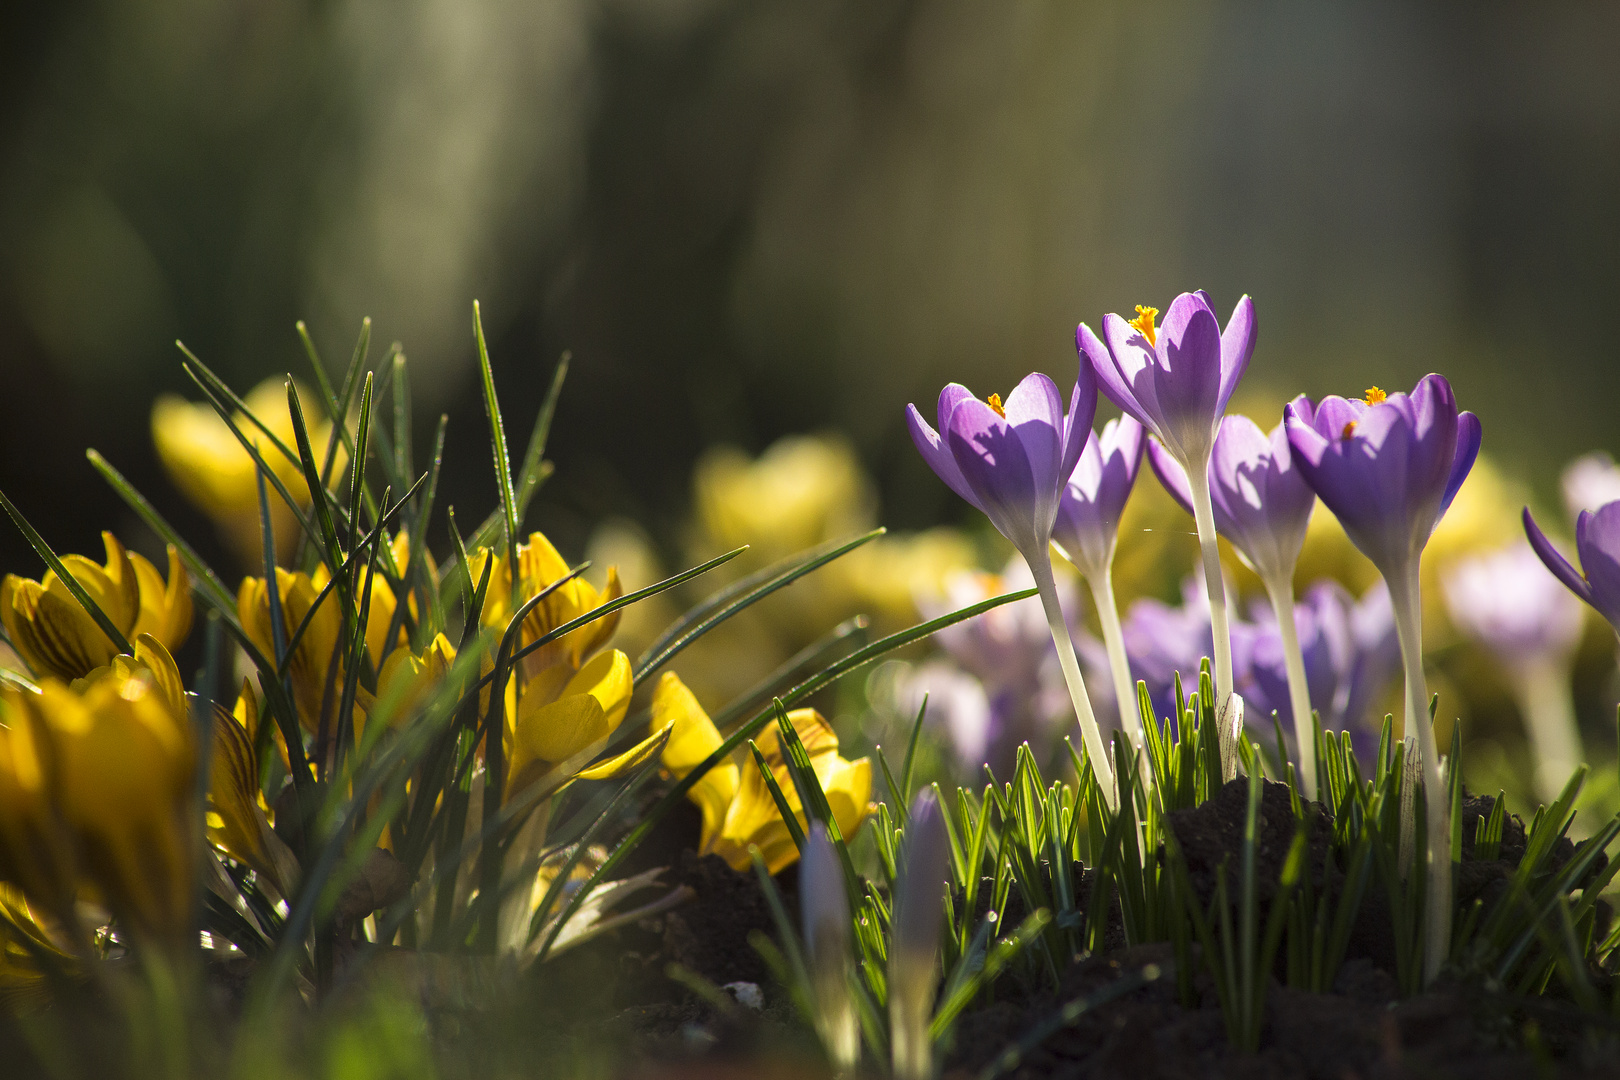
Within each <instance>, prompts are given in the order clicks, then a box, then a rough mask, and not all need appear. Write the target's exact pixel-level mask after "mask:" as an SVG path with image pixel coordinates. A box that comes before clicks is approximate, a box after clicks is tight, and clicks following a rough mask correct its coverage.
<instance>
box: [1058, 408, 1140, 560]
mask: <svg viewBox="0 0 1620 1080" xmlns="http://www.w3.org/2000/svg"><path fill="white" fill-rule="evenodd" d="M1145 435H1146V433H1145V432H1144V431H1143V429H1142V425H1141V424H1140V423H1138V422H1137V421H1136V420H1135V419H1134V418H1133V417H1130V416H1122V417H1120V418H1118V419H1117V420H1110V421H1108V423H1107V424H1106V425H1104V426H1103V429H1102V434H1100V435H1093V436H1092V437H1091V438H1089V439H1087V440H1086V445H1085V449H1083V450H1081V452H1080V463H1079V464H1078V465H1076V466H1075V469H1074V473H1073V475H1071V476H1070V477H1069V482H1068V483H1067V484H1066V485H1064V488H1063V494H1062V496H1061V497H1060V498H1059V500H1058V515H1057V524H1056V527H1055V528H1054V529H1053V530H1052V537H1053V539H1054V540H1056V541H1057V542H1058V545H1059V546H1060V547H1062V548H1063V550H1064V552H1065V553H1066V554H1067V555H1068V557H1069V561H1070V562H1072V563H1074V564H1075V566H1077V567H1079V568H1080V572H1081V573H1083V574H1085V575H1086V576H1087V577H1092V578H1100V577H1101V576H1102V574H1103V573H1104V572H1105V571H1106V570H1107V569H1108V566H1109V565H1110V564H1111V563H1112V562H1113V561H1114V544H1115V542H1116V541H1117V540H1118V539H1119V519H1120V515H1121V514H1123V513H1124V512H1125V502H1126V500H1127V499H1129V498H1130V495H1131V488H1132V487H1133V486H1134V485H1135V483H1136V473H1137V470H1138V469H1140V468H1141V465H1142V447H1143V445H1144V443H1145V442H1146V438H1145Z"/></svg>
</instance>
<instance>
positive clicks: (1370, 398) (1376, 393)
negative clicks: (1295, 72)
mask: <svg viewBox="0 0 1620 1080" xmlns="http://www.w3.org/2000/svg"><path fill="white" fill-rule="evenodd" d="M1388 396H1389V395H1387V394H1385V393H1384V392H1383V391H1382V390H1380V389H1378V387H1376V386H1369V387H1367V398H1366V401H1367V404H1369V405H1377V404H1378V403H1379V402H1381V401H1383V400H1384V398H1386V397H1388Z"/></svg>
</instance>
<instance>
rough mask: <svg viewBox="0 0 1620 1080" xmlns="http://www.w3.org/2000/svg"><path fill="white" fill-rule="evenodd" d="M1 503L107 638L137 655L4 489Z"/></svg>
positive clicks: (117, 646) (124, 650)
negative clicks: (7, 496)
mask: <svg viewBox="0 0 1620 1080" xmlns="http://www.w3.org/2000/svg"><path fill="white" fill-rule="evenodd" d="M0 506H3V507H4V508H5V511H6V513H7V514H9V515H10V516H11V520H12V521H13V522H15V523H16V525H17V528H18V529H19V530H20V531H21V532H22V534H23V536H24V538H26V539H27V541H28V544H29V546H30V547H32V548H33V549H34V551H35V552H37V553H38V554H39V557H40V558H41V559H44V560H45V565H46V566H48V567H50V568H51V572H52V573H54V574H55V575H56V576H57V578H58V579H59V580H60V581H61V582H62V584H63V585H65V586H67V590H68V592H70V593H72V594H73V599H75V600H77V601H78V602H79V606H80V607H82V608H84V610H85V613H86V614H88V615H89V616H90V617H91V618H92V619H94V620H95V621H96V625H97V626H99V627H100V628H101V632H102V633H103V634H106V635H107V640H108V641H110V642H112V643H113V647H114V648H116V649H117V650H118V651H119V652H121V653H128V654H130V655H133V654H134V652H135V650H134V648H132V647H131V646H130V643H129V639H128V638H126V637H125V636H124V633H123V631H122V630H120V629H118V627H117V626H115V625H113V621H112V620H111V619H110V618H108V617H107V613H106V612H105V611H102V610H101V605H100V604H97V603H96V602H95V600H94V599H93V598H91V596H90V594H89V593H88V592H86V591H85V588H84V586H83V585H80V584H79V579H78V578H76V577H74V576H73V575H72V574H70V573H68V568H67V567H66V566H65V565H63V563H62V560H61V559H59V558H57V557H56V552H54V551H52V550H51V545H50V544H47V543H46V542H45V538H44V537H43V536H41V535H40V534H39V531H38V530H37V529H35V528H34V527H33V526H32V525H30V524H29V523H28V519H27V518H25V517H23V514H22V511H21V510H18V509H17V507H16V506H15V505H14V504H13V503H12V501H11V500H10V499H8V498H6V494H5V492H3V491H0Z"/></svg>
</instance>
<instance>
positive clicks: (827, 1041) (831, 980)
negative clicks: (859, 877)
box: [799, 821, 861, 1072]
mask: <svg viewBox="0 0 1620 1080" xmlns="http://www.w3.org/2000/svg"><path fill="white" fill-rule="evenodd" d="M799 902H800V904H801V905H802V908H803V915H804V946H805V951H806V952H807V953H808V954H809V962H810V982H811V989H812V991H813V992H814V995H815V1006H816V1031H817V1032H818V1033H819V1034H820V1036H821V1041H822V1045H823V1046H824V1047H826V1050H827V1057H828V1058H829V1059H830V1060H831V1061H832V1063H833V1066H834V1068H835V1069H837V1070H839V1071H840V1072H847V1071H848V1070H850V1069H852V1068H854V1066H855V1063H856V1062H857V1061H858V1060H859V1058H860V1045H861V1044H860V1024H859V1020H858V1018H857V1016H856V1013H855V1005H854V1002H853V1001H851V1000H850V994H849V976H850V967H851V960H850V940H851V938H850V921H849V896H848V894H847V893H846V892H845V890H844V869H843V867H842V866H840V865H839V862H838V853H837V852H836V851H835V850H834V849H833V844H832V840H831V839H830V838H829V837H828V835H827V827H826V826H825V825H823V824H822V823H821V822H819V821H818V822H815V823H814V824H813V825H812V826H811V830H810V836H809V837H808V843H807V844H806V846H805V851H804V859H803V861H802V862H800V864H799Z"/></svg>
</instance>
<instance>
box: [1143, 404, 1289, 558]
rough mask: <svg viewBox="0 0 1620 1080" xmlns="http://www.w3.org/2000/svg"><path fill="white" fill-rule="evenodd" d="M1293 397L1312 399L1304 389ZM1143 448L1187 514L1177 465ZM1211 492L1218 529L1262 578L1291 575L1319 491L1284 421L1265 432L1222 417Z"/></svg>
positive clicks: (1187, 495)
mask: <svg viewBox="0 0 1620 1080" xmlns="http://www.w3.org/2000/svg"><path fill="white" fill-rule="evenodd" d="M1296 401H1297V402H1305V403H1306V404H1309V402H1308V400H1307V399H1306V398H1305V397H1304V396H1303V395H1301V397H1299V398H1298V399H1296ZM1147 453H1148V463H1149V464H1150V465H1152V466H1153V472H1154V474H1155V475H1156V476H1158V478H1159V482H1160V483H1162V484H1163V485H1164V489H1165V490H1166V491H1168V492H1169V493H1170V495H1171V497H1172V498H1174V499H1175V500H1176V502H1178V503H1180V504H1181V507H1182V509H1184V510H1186V511H1187V513H1189V514H1190V513H1192V512H1193V497H1192V489H1191V487H1190V486H1189V485H1188V483H1187V473H1186V470H1184V469H1183V468H1182V467H1181V463H1180V462H1178V461H1177V460H1176V459H1175V458H1174V457H1173V456H1172V455H1171V454H1170V452H1169V451H1168V450H1166V449H1165V448H1164V447H1163V446H1162V445H1158V444H1150V445H1149V446H1148V451H1147ZM1209 498H1210V505H1211V509H1212V510H1214V512H1215V531H1216V532H1218V533H1220V534H1221V535H1222V536H1224V537H1226V538H1227V539H1228V540H1230V541H1231V542H1232V546H1233V547H1234V548H1236V549H1237V551H1238V554H1239V555H1241V556H1242V557H1243V560H1244V561H1245V562H1247V563H1248V564H1249V566H1250V567H1251V568H1252V569H1253V570H1254V572H1255V573H1256V574H1259V575H1260V577H1261V579H1262V580H1267V581H1269V580H1271V579H1273V578H1277V577H1292V576H1293V573H1294V566H1295V564H1296V563H1298V562H1299V552H1300V548H1302V547H1303V546H1304V544H1305V529H1306V527H1307V526H1308V525H1309V524H1310V521H1311V509H1312V508H1313V507H1315V505H1316V492H1314V491H1312V490H1311V488H1310V486H1309V485H1308V484H1306V483H1305V480H1304V479H1303V478H1302V477H1301V476H1300V473H1299V470H1298V469H1297V468H1296V467H1295V466H1294V461H1293V452H1292V451H1291V450H1290V448H1289V445H1288V431H1287V429H1286V427H1285V425H1283V424H1278V425H1277V426H1276V427H1275V428H1272V430H1271V434H1269V435H1267V434H1266V433H1265V432H1264V431H1262V430H1260V426H1259V425H1258V424H1256V423H1255V422H1254V421H1253V420H1250V419H1249V418H1248V417H1247V416H1228V417H1226V418H1224V419H1223V420H1222V421H1221V427H1220V431H1219V432H1218V433H1217V434H1216V436H1215V448H1214V450H1213V452H1212V453H1211V454H1210V458H1209Z"/></svg>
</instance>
